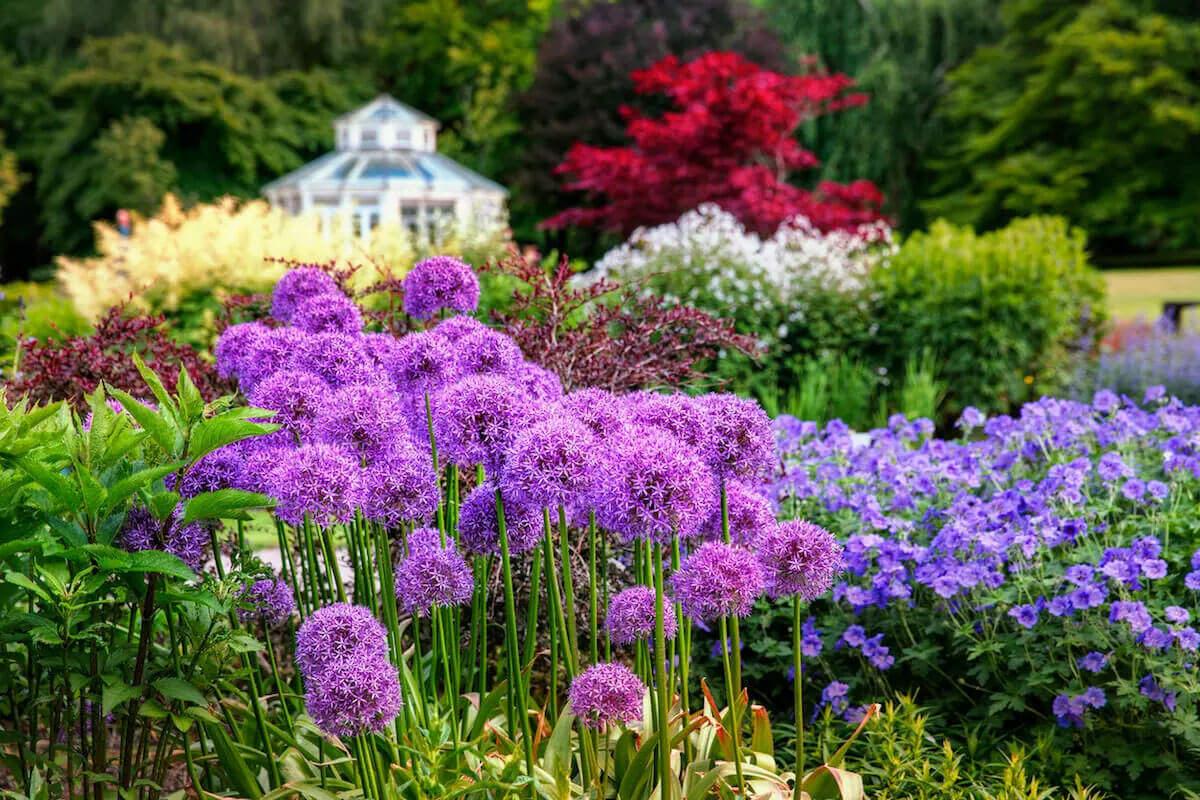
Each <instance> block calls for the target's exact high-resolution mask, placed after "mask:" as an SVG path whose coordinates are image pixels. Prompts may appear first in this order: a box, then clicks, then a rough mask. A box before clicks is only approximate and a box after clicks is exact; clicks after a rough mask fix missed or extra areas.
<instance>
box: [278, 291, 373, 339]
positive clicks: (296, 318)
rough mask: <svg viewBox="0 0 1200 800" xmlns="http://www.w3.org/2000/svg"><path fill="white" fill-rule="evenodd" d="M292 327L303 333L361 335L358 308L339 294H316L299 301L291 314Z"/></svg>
mask: <svg viewBox="0 0 1200 800" xmlns="http://www.w3.org/2000/svg"><path fill="white" fill-rule="evenodd" d="M292 325H294V326H295V327H297V328H299V329H300V330H302V331H304V332H305V333H345V334H350V335H352V336H358V335H360V334H362V328H363V319H362V313H361V312H360V311H359V310H358V306H356V305H355V304H354V301H353V300H351V299H350V298H349V297H346V295H344V294H342V293H341V292H337V293H326V294H318V295H314V296H312V297H306V298H305V299H303V300H301V301H300V302H299V303H298V304H297V305H296V308H295V310H294V311H293V312H292Z"/></svg>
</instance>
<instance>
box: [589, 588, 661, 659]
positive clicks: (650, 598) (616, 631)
mask: <svg viewBox="0 0 1200 800" xmlns="http://www.w3.org/2000/svg"><path fill="white" fill-rule="evenodd" d="M663 600H664V605H665V609H664V611H665V613H664V614H663V633H665V634H666V637H667V638H668V639H674V638H675V632H676V628H677V623H676V620H675V614H674V612H673V610H672V607H671V601H670V600H668V599H666V598H664V599H663ZM654 602H655V601H654V590H653V589H651V588H650V587H649V586H632V587H630V588H628V589H625V590H623V591H620V592H617V593H616V594H615V595H613V596H612V599H610V600H609V601H608V614H607V615H605V617H604V628H605V630H607V631H608V635H609V636H610V637H612V641H613V643H614V644H618V645H630V644H633V643H634V642H636V641H639V640H641V639H652V638H653V637H654V613H655V609H654Z"/></svg>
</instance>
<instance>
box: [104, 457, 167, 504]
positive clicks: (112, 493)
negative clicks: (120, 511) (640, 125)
mask: <svg viewBox="0 0 1200 800" xmlns="http://www.w3.org/2000/svg"><path fill="white" fill-rule="evenodd" d="M181 466H183V462H181V461H176V462H172V463H170V464H163V465H162V466H160V467H149V468H147V469H142V470H138V471H137V472H135V473H133V474H132V475H128V476H126V477H124V478H122V479H121V480H119V481H117V482H116V483H114V484H113V485H112V486H110V487H109V488H108V497H107V498H105V504H104V508H103V509H102V510H101V512H100V513H101V514H107V513H109V512H110V511H112V510H113V509H116V508H117V507H118V506H120V505H121V504H122V503H124V502H125V501H126V500H128V499H129V498H130V497H132V496H133V495H134V493H135V492H137V491H139V490H140V489H143V488H145V487H146V486H149V485H150V484H152V483H154V482H155V481H157V480H158V479H160V478H163V477H165V476H167V475H170V474H171V473H172V472H175V471H176V470H177V469H179V468H180V467H181Z"/></svg>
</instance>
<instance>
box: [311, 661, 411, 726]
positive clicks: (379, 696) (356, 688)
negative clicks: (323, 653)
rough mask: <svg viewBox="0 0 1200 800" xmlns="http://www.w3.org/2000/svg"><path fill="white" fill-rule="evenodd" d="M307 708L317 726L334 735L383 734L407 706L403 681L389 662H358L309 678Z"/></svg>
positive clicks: (351, 662)
mask: <svg viewBox="0 0 1200 800" xmlns="http://www.w3.org/2000/svg"><path fill="white" fill-rule="evenodd" d="M304 706H305V708H306V710H307V711H308V715H309V716H310V717H312V720H313V722H315V723H316V725H317V727H318V728H320V729H321V730H322V731H324V732H325V733H327V734H329V735H330V736H339V737H343V738H344V737H348V736H357V735H358V734H360V733H367V732H368V731H370V732H375V733H379V732H380V731H382V730H383V729H384V728H386V727H387V726H388V725H389V724H391V722H392V721H393V720H394V719H395V718H396V715H397V714H399V713H400V709H401V708H402V706H403V701H402V699H401V694H400V679H399V677H398V676H397V674H396V668H395V667H393V666H392V665H391V664H390V663H389V662H388V661H387V660H386V659H381V660H374V661H373V660H367V659H355V660H353V661H350V662H348V663H346V664H344V665H341V666H339V667H338V668H337V669H329V670H325V671H323V672H321V673H319V674H316V675H312V676H306V677H305V693H304Z"/></svg>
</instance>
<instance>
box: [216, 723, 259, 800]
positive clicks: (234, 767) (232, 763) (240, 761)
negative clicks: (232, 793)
mask: <svg viewBox="0 0 1200 800" xmlns="http://www.w3.org/2000/svg"><path fill="white" fill-rule="evenodd" d="M204 728H205V730H207V731H208V735H209V738H210V739H211V740H212V743H213V747H214V749H215V750H216V751H217V758H218V760H219V761H220V763H221V768H222V769H223V770H224V771H225V773H226V775H227V776H228V777H229V780H230V781H231V782H232V783H233V788H234V789H236V790H237V792H238V794H239V795H241V796H242V797H248V798H250V800H258V799H259V798H260V797H262V794H263V792H262V787H261V786H259V785H258V780H257V779H256V778H255V777H254V773H253V772H252V771H251V769H250V766H249V765H248V764H247V763H246V760H245V759H244V758H242V754H241V753H239V752H238V750H237V747H235V746H234V744H233V740H231V739H230V738H229V733H228V732H227V731H226V730H225V726H224V725H222V724H220V723H208V724H206V725H205V726H204Z"/></svg>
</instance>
